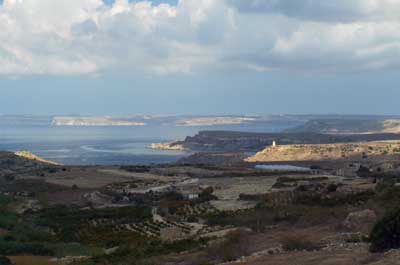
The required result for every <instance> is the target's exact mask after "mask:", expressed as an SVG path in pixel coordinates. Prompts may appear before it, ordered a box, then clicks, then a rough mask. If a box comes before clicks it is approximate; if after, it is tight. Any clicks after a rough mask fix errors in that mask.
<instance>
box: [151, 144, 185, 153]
mask: <svg viewBox="0 0 400 265" xmlns="http://www.w3.org/2000/svg"><path fill="white" fill-rule="evenodd" d="M150 148H151V149H155V150H170V151H185V150H186V148H185V147H184V146H183V145H182V144H179V143H175V142H171V143H158V144H151V145H150Z"/></svg>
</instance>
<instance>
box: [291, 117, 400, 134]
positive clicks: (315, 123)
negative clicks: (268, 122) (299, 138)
mask: <svg viewBox="0 0 400 265" xmlns="http://www.w3.org/2000/svg"><path fill="white" fill-rule="evenodd" d="M287 132H292V133H293V132H294V133H300V132H309V133H326V134H344V133H346V134H360V133H400V119H384V118H374V119H367V118H359V119H343V118H341V119H316V120H310V121H308V122H306V123H305V124H303V125H300V126H298V127H295V128H292V129H288V130H287Z"/></svg>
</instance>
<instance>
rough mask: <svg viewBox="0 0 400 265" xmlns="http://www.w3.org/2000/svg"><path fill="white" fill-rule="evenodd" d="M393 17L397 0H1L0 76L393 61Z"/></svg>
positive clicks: (397, 19) (397, 39) (318, 68)
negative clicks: (170, 0)
mask: <svg viewBox="0 0 400 265" xmlns="http://www.w3.org/2000/svg"><path fill="white" fill-rule="evenodd" d="M399 14H400V1H397V0H379V1H378V0H354V1H348V0H346V1H345V0H326V1H320V0H318V1H317V0H298V1H293V0H270V1H265V0H180V1H179V2H178V4H177V5H169V4H152V3H151V2H149V1H137V2H131V1H128V0H116V1H114V2H113V3H112V4H105V3H104V2H103V1H102V0H5V1H4V2H3V4H2V5H1V6H0V74H2V75H10V76H15V75H35V74H50V75H76V74H93V73H101V72H107V71H110V70H115V71H127V72H135V73H144V74H163V75H165V74H171V73H196V72H207V71H213V72H215V71H221V70H222V71H243V70H246V71H272V70H275V71H276V70H278V71H279V70H283V71H288V70H289V71H304V72H348V71H371V70H377V69H385V68H397V67H398V66H399V65H400V56H399V53H400V32H399V31H398V29H399V26H400V15H399Z"/></svg>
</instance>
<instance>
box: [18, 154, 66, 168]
mask: <svg viewBox="0 0 400 265" xmlns="http://www.w3.org/2000/svg"><path fill="white" fill-rule="evenodd" d="M14 154H15V155H16V156H18V157H22V158H25V159H28V160H33V161H37V162H40V163H43V164H48V165H53V166H60V165H61V164H58V163H56V162H53V161H49V160H45V159H43V158H41V157H39V156H37V155H35V154H33V153H31V152H29V151H18V152H15V153H14Z"/></svg>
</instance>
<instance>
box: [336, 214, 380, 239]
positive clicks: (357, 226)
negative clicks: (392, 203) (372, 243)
mask: <svg viewBox="0 0 400 265" xmlns="http://www.w3.org/2000/svg"><path fill="white" fill-rule="evenodd" d="M376 220H377V217H376V214H375V212H374V211H372V210H369V209H367V210H363V211H358V212H352V213H349V215H348V216H347V218H346V220H344V222H343V227H344V228H345V229H347V230H349V231H353V232H361V233H364V234H368V233H369V232H370V231H371V229H372V226H373V225H374V223H375V222H376Z"/></svg>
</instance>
